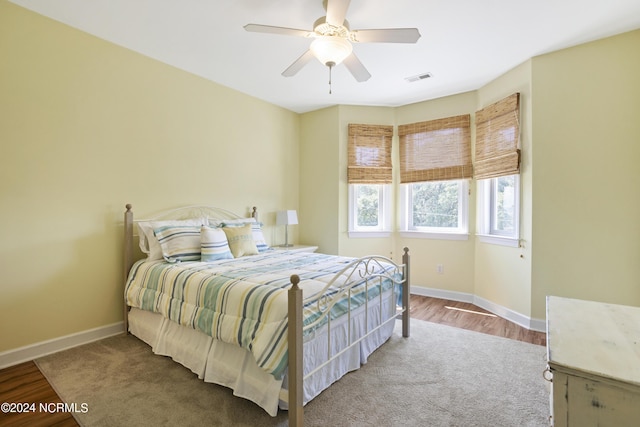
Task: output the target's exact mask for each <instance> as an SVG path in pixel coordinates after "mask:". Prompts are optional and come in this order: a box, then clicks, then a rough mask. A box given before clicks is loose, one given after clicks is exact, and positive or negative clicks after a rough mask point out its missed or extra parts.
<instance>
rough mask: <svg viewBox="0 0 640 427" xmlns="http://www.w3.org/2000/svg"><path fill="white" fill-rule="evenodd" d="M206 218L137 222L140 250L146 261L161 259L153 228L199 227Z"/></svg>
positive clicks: (160, 250) (160, 249)
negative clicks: (145, 256) (174, 226)
mask: <svg viewBox="0 0 640 427" xmlns="http://www.w3.org/2000/svg"><path fill="white" fill-rule="evenodd" d="M205 220H206V218H192V219H185V220H166V221H140V222H138V223H137V224H138V234H139V237H140V250H141V251H142V252H143V253H145V254H147V260H149V261H154V260H157V259H162V258H163V255H162V248H161V247H160V243H158V239H157V238H156V236H155V234H154V232H153V230H154V228H159V227H164V226H168V225H192V226H200V225H202V224H204V223H205V222H204V221H205Z"/></svg>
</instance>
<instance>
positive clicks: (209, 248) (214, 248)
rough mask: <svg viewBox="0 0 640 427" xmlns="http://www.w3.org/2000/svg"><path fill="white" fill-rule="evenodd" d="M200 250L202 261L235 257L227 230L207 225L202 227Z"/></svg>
mask: <svg viewBox="0 0 640 427" xmlns="http://www.w3.org/2000/svg"><path fill="white" fill-rule="evenodd" d="M200 252H201V259H200V260H201V261H202V262H210V261H217V260H219V259H231V258H233V255H232V254H231V249H230V248H229V242H227V235H226V234H225V232H224V231H223V230H222V229H221V228H211V227H207V226H206V225H203V226H202V228H201V229H200Z"/></svg>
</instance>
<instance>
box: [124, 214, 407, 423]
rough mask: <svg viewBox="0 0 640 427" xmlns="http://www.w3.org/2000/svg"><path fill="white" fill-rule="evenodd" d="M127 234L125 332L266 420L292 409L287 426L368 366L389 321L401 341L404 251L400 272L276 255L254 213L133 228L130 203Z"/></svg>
mask: <svg viewBox="0 0 640 427" xmlns="http://www.w3.org/2000/svg"><path fill="white" fill-rule="evenodd" d="M124 231H125V239H124V276H125V295H124V297H125V298H124V304H125V319H124V320H125V328H126V330H127V331H128V332H130V333H131V334H133V335H135V336H136V337H138V338H139V339H141V340H142V341H144V342H146V343H147V344H149V345H150V346H151V347H152V349H153V352H154V353H156V354H159V355H164V356H169V357H171V358H172V359H173V360H175V361H176V362H178V363H180V364H182V365H184V366H186V367H187V368H189V369H191V371H193V372H194V373H195V374H196V375H197V376H198V377H199V378H201V379H202V380H204V381H206V382H211V383H216V384H220V385H223V386H226V387H229V388H231V389H232V390H233V393H234V395H236V396H239V397H242V398H245V399H248V400H251V401H253V402H255V403H256V404H257V405H259V406H260V407H262V408H263V409H264V410H265V411H266V412H267V413H268V414H269V415H271V416H275V415H276V414H277V412H278V409H284V410H288V411H289V424H290V425H302V423H303V416H304V412H303V407H304V405H305V404H306V403H307V402H309V401H310V400H311V399H313V398H314V397H315V396H317V395H318V394H320V393H321V392H322V391H323V390H325V389H326V388H328V387H329V386H330V385H331V384H332V383H333V382H335V381H337V380H339V379H340V378H341V377H342V376H343V375H345V374H346V373H348V372H350V371H353V370H356V369H359V367H360V366H361V365H362V364H364V363H366V361H367V358H368V357H369V355H370V354H371V353H372V352H373V351H375V349H377V348H378V347H379V346H381V345H382V344H384V343H385V342H386V341H387V340H388V339H389V337H390V336H391V335H392V333H393V330H394V322H395V320H396V319H397V318H401V319H402V322H403V325H402V335H403V336H405V337H408V336H409V281H408V277H409V254H408V249H407V248H405V249H404V255H403V259H402V261H403V262H402V264H397V263H395V262H393V261H392V260H390V259H389V258H386V257H381V256H369V257H364V258H358V259H355V258H348V257H342V256H334V255H326V254H321V253H314V252H300V251H293V250H286V249H282V248H278V249H274V248H271V247H270V246H269V245H268V244H267V242H266V239H265V238H264V234H263V232H262V224H261V223H260V221H259V220H258V213H257V209H256V208H253V210H252V212H251V214H250V215H249V216H247V217H243V216H240V215H237V214H235V213H232V212H230V211H227V210H224V209H220V208H215V207H207V206H192V207H186V208H179V209H174V210H171V211H167V212H164V213H161V214H159V215H156V216H154V217H153V218H150V219H145V220H134V218H133V211H132V209H131V205H126V211H125V214H124ZM136 241H137V243H138V244H137V246H138V247H139V248H140V250H139V251H137V250H136ZM136 253H137V255H136Z"/></svg>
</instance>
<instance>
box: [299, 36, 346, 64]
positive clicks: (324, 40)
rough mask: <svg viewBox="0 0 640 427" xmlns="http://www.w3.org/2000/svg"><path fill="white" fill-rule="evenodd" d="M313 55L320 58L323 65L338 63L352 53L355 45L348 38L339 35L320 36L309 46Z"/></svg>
mask: <svg viewBox="0 0 640 427" xmlns="http://www.w3.org/2000/svg"><path fill="white" fill-rule="evenodd" d="M309 49H311V52H312V53H313V56H315V57H316V58H318V61H320V62H321V63H322V64H323V65H327V66H329V64H330V63H331V66H334V65H338V64H339V63H341V62H342V61H344V60H345V58H346V57H347V56H349V55H351V52H352V51H353V46H351V43H349V41H348V40H347V39H344V38H342V37H337V36H319V37H316V39H315V40H314V41H313V42H311V46H310V47H309Z"/></svg>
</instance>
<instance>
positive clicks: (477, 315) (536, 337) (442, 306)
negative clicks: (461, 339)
mask: <svg viewBox="0 0 640 427" xmlns="http://www.w3.org/2000/svg"><path fill="white" fill-rule="evenodd" d="M410 306H411V318H413V319H420V320H426V321H428V322H434V323H440V324H443V325H449V326H455V327H458V328H462V329H468V330H471V331H475V332H482V333H485V334H489V335H496V336H499V337H504V338H510V339H513V340H518V341H523V342H527V343H530V344H536V345H542V346H545V345H547V337H546V334H545V333H544V332H538V331H531V330H529V329H526V328H523V327H522V326H519V325H517V324H515V323H513V322H510V321H508V320H506V319H503V318H501V317H498V316H496V315H495V314H493V313H491V312H489V311H487V310H484V309H482V308H479V307H477V306H475V305H473V304H469V303H464V302H457V301H450V300H445V299H438V298H429V297H423V296H418V295H411V301H410Z"/></svg>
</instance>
